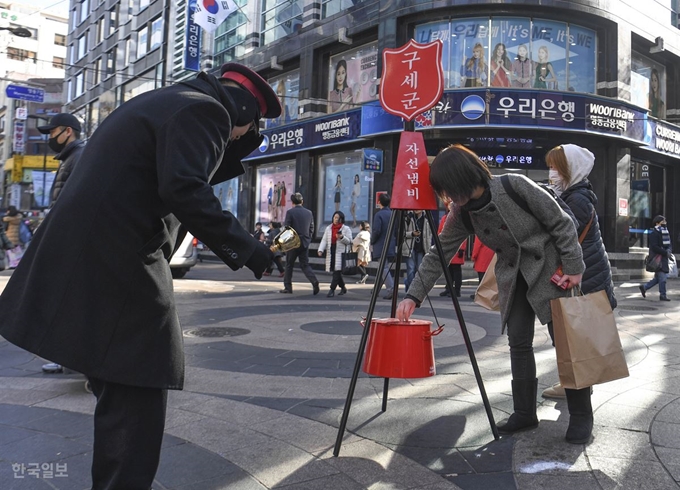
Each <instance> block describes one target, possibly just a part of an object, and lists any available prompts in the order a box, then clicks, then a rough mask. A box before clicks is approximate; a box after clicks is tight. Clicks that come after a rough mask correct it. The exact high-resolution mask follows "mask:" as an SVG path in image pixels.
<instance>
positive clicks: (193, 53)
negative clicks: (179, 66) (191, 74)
mask: <svg viewBox="0 0 680 490" xmlns="http://www.w3.org/2000/svg"><path fill="white" fill-rule="evenodd" d="M195 8H196V0H189V2H188V3H187V25H186V31H185V32H184V69H185V70H190V71H201V26H199V25H198V24H196V23H195V22H194V9H195Z"/></svg>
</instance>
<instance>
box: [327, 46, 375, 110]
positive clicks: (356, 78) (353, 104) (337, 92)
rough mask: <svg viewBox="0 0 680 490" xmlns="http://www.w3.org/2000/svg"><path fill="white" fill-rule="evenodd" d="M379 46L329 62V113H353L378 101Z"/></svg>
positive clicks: (361, 48) (342, 55) (364, 48)
mask: <svg viewBox="0 0 680 490" xmlns="http://www.w3.org/2000/svg"><path fill="white" fill-rule="evenodd" d="M377 62H378V43H372V44H367V45H365V46H362V47H360V48H359V49H354V50H351V51H345V52H344V53H341V54H339V55H337V56H332V57H331V58H330V66H329V70H328V112H329V113H331V112H341V111H348V110H350V109H356V108H357V107H359V104H363V103H364V102H369V101H372V100H377V99H378V67H377Z"/></svg>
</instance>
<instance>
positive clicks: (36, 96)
mask: <svg viewBox="0 0 680 490" xmlns="http://www.w3.org/2000/svg"><path fill="white" fill-rule="evenodd" d="M5 93H6V94H7V97H9V98H10V99H21V100H27V101H29V102H43V101H44V100H45V91H44V90H43V89H41V88H33V87H24V86H21V85H11V84H10V85H7V88H5Z"/></svg>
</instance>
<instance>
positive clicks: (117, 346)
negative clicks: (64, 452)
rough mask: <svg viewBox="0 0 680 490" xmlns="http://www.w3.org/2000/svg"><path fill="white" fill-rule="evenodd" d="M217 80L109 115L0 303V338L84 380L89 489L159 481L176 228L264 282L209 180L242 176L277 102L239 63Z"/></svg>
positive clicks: (170, 365)
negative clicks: (89, 426) (262, 122)
mask: <svg viewBox="0 0 680 490" xmlns="http://www.w3.org/2000/svg"><path fill="white" fill-rule="evenodd" d="M220 80H221V81H220ZM220 80H218V79H217V78H216V77H214V76H212V75H208V74H205V73H201V74H199V75H198V77H197V78H196V79H195V80H192V81H190V82H183V83H179V84H177V85H173V86H170V87H165V88H161V89H158V90H154V91H151V92H147V93H145V94H142V95H139V96H137V97H135V98H133V99H131V100H130V101H128V102H126V103H124V104H123V105H121V106H120V107H119V108H118V109H116V110H115V111H114V112H113V113H112V114H111V115H110V116H108V117H107V118H106V119H105V120H104V121H103V123H102V124H101V125H100V126H99V128H98V129H97V130H96V131H95V133H94V134H93V135H92V137H91V139H90V140H89V142H88V144H87V146H86V147H85V150H84V151H83V153H82V156H81V160H80V162H79V164H78V170H77V171H76V172H74V173H73V175H71V177H70V179H69V182H68V185H67V186H65V187H64V189H63V191H62V193H61V195H60V198H59V201H58V202H57V203H56V204H55V206H54V208H53V210H52V211H51V212H50V213H49V214H48V216H47V217H46V219H45V221H44V222H43V223H42V225H41V226H40V227H39V229H38V230H37V232H36V234H35V236H34V238H33V241H32V243H31V247H29V248H28V250H27V252H26V254H25V256H24V258H23V260H22V262H21V264H20V266H19V267H18V268H17V269H16V270H15V271H14V273H13V275H12V277H11V279H10V281H9V283H8V284H7V287H6V288H5V291H4V293H3V294H2V296H1V297H0V308H1V311H3V315H2V316H0V334H1V335H2V336H3V337H4V338H6V339H7V340H8V341H10V342H12V343H14V344H16V345H18V346H20V347H22V348H24V349H26V350H28V351H30V352H32V353H34V354H36V355H39V356H41V357H44V358H46V359H49V360H50V361H53V362H57V363H59V364H62V365H64V366H66V367H68V368H71V369H73V370H75V371H78V372H81V373H83V374H85V375H86V376H87V377H88V378H89V379H90V382H91V384H92V387H93V391H94V393H95V395H96V396H97V410H96V412H95V448H94V462H93V480H94V481H93V488H95V489H97V488H107V489H108V488H111V489H114V488H115V489H117V488H121V489H123V488H125V490H135V489H137V488H139V489H148V488H149V487H150V485H151V482H152V481H153V476H154V474H155V471H156V468H157V465H158V455H159V454H160V441H161V439H162V432H163V427H164V419H165V400H166V395H167V393H166V391H165V390H166V389H182V386H183V382H184V354H183V341H182V330H181V327H180V323H179V319H178V316H177V311H176V309H175V304H174V299H173V287H172V277H171V272H170V268H169V265H168V260H169V258H170V256H171V255H172V252H173V250H174V249H175V246H176V245H177V244H178V243H179V241H178V240H181V238H182V237H181V236H180V235H181V233H180V224H181V225H183V226H184V227H185V228H186V229H187V230H188V231H189V232H191V233H192V234H193V235H194V236H196V237H198V238H199V239H200V240H201V241H202V242H204V243H205V244H206V245H207V246H208V247H209V248H210V249H211V250H212V251H214V252H215V254H216V255H217V256H218V257H219V258H220V259H222V260H223V261H224V262H225V264H227V265H228V266H229V267H230V268H232V269H233V270H237V269H239V268H241V267H243V266H244V265H245V266H247V267H249V268H250V269H251V270H253V272H254V273H255V276H256V277H258V278H259V277H261V275H262V272H263V271H264V270H265V269H266V267H267V265H268V264H269V263H270V261H271V256H272V254H271V252H270V251H269V250H268V249H267V248H266V247H265V246H264V245H262V244H260V243H259V242H258V241H257V240H255V239H254V238H253V237H252V236H251V235H250V233H248V232H247V231H246V230H244V229H243V228H242V227H241V225H240V224H239V222H238V221H237V219H236V218H235V217H234V216H233V215H232V214H231V213H229V212H226V211H223V210H222V207H221V205H220V202H219V200H218V199H217V198H216V197H215V195H214V193H213V190H212V188H211V184H216V183H219V182H222V181H224V180H227V179H229V178H233V177H235V176H237V175H240V174H242V173H243V167H242V165H241V158H242V157H244V156H246V155H248V154H249V153H250V152H251V151H253V150H254V149H255V148H256V147H257V146H258V145H259V144H260V142H261V140H262V137H261V136H260V135H259V132H258V131H257V124H258V121H259V119H260V117H267V118H273V117H278V116H279V114H280V113H281V106H280V102H279V100H278V98H277V97H276V95H275V93H274V91H273V90H272V89H271V88H270V86H269V85H268V84H267V82H266V81H264V80H263V79H262V78H260V77H259V75H257V74H256V73H255V72H253V71H251V70H249V69H248V68H246V67H244V66H242V65H238V64H235V63H229V64H227V65H225V66H223V67H222V77H221V78H220ZM120 407H125V415H122V412H119V413H118V414H117V415H116V410H117V409H118V408H120ZM131 407H133V408H131ZM100 414H101V417H100V418H98V417H99V415H100ZM105 417H108V419H107V418H105ZM133 426H135V427H136V426H139V427H141V429H140V431H138V433H134V431H132V430H131V429H130V428H131V427H133ZM159 431H160V432H159ZM111 444H113V446H114V447H113V448H110V446H111ZM116 444H119V445H122V446H123V447H118V448H116V447H115V446H116ZM149 478H150V479H149Z"/></svg>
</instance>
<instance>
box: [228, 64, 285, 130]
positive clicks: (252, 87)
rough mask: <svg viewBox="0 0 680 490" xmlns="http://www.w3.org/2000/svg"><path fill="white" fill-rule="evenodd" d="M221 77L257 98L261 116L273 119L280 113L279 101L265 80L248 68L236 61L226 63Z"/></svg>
mask: <svg viewBox="0 0 680 490" xmlns="http://www.w3.org/2000/svg"><path fill="white" fill-rule="evenodd" d="M220 75H221V76H222V78H226V79H227V80H232V81H234V82H236V83H238V84H239V85H240V86H241V87H243V88H244V89H246V90H247V91H248V92H250V93H251V94H252V95H253V97H255V98H256V99H257V103H258V105H259V107H260V114H261V117H266V118H268V119H273V118H275V117H279V116H280V115H281V102H280V101H279V98H278V97H277V96H276V92H274V89H272V88H271V87H270V86H269V84H268V83H267V81H266V80H265V79H264V78H262V77H261V76H260V75H258V74H257V73H255V72H254V71H253V70H251V69H250V68H248V67H246V66H243V65H240V64H238V63H226V64H224V65H222V68H221V70H220Z"/></svg>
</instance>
